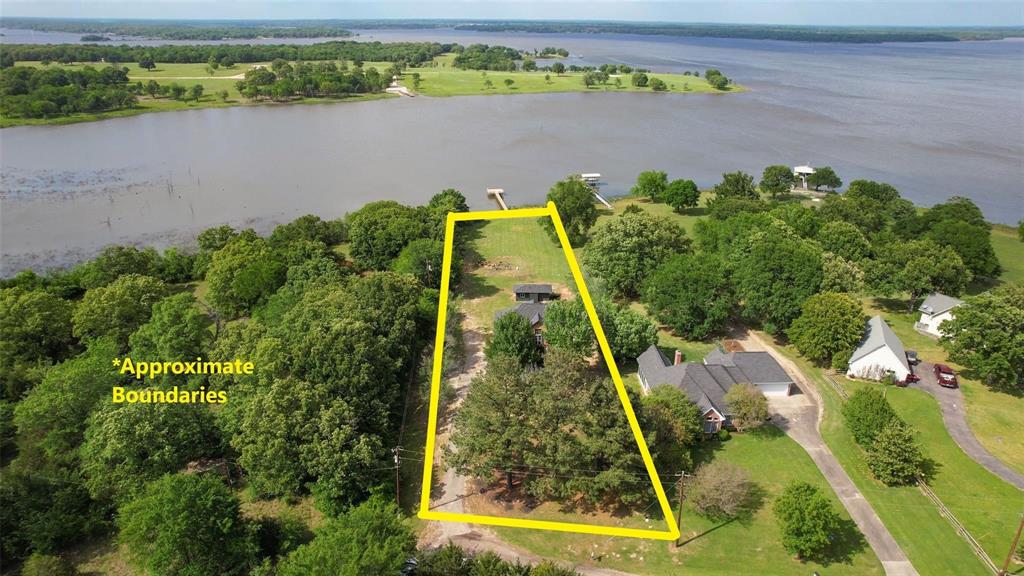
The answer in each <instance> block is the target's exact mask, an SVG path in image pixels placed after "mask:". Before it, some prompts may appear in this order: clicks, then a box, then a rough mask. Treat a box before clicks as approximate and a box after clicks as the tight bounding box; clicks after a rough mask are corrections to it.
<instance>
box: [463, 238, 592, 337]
mask: <svg viewBox="0 0 1024 576" xmlns="http://www.w3.org/2000/svg"><path fill="white" fill-rule="evenodd" d="M455 234H456V236H458V235H460V234H469V235H471V239H470V240H469V245H468V254H469V255H468V256H467V258H466V260H467V261H466V266H467V271H468V272H469V273H468V274H465V275H464V276H463V287H462V293H463V295H464V296H465V298H466V312H467V314H468V316H469V317H470V318H469V319H470V320H471V321H472V322H474V323H475V325H477V326H481V327H483V328H485V329H487V330H489V329H490V327H491V324H492V322H493V318H494V313H495V312H497V311H498V310H501V309H502V308H508V307H509V306H512V305H514V304H515V298H514V296H513V295H512V286H514V285H516V284H521V283H529V282H536V283H550V284H554V285H555V286H556V288H561V289H568V290H569V291H572V292H575V290H576V285H575V282H573V280H572V273H571V272H570V270H569V263H568V262H566V260H565V254H564V253H563V252H562V249H561V247H560V246H559V245H558V244H556V243H555V242H553V241H552V240H551V238H550V237H549V236H548V235H547V232H545V231H544V229H543V228H542V227H541V225H540V222H539V220H538V219H536V218H516V219H510V220H491V221H487V222H483V223H480V224H470V223H462V222H460V223H459V224H458V227H457V228H456V230H455Z"/></svg>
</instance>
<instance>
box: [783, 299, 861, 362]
mask: <svg viewBox="0 0 1024 576" xmlns="http://www.w3.org/2000/svg"><path fill="white" fill-rule="evenodd" d="M801 310H802V312H801V314H800V317H799V318H797V319H796V320H794V321H793V324H791V325H790V327H789V329H788V330H786V335H787V336H789V339H790V341H792V342H793V345H794V346H796V348H797V350H799V351H800V353H801V354H803V355H804V356H806V357H808V358H810V359H811V360H814V361H815V362H822V363H823V362H831V360H832V356H834V355H835V354H837V353H839V352H843V351H852V350H854V349H855V348H856V347H857V344H858V343H859V342H860V339H861V336H862V335H863V334H864V321H865V320H867V318H866V316H865V315H864V311H863V309H862V308H861V303H860V301H859V300H857V299H856V298H853V297H852V296H850V295H848V294H838V293H835V292H822V293H820V294H815V295H814V296H811V297H810V298H808V299H807V300H806V301H805V302H804V304H803V306H802V307H801Z"/></svg>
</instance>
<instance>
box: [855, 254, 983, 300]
mask: <svg viewBox="0 0 1024 576" xmlns="http://www.w3.org/2000/svg"><path fill="white" fill-rule="evenodd" d="M876 250H877V252H878V255H877V257H876V259H875V260H873V261H872V262H871V263H870V265H869V266H868V267H867V270H866V272H867V275H868V278H869V280H868V283H869V284H870V285H871V287H872V288H873V289H874V290H875V291H876V292H878V293H880V294H883V295H884V294H892V293H900V292H903V293H907V294H909V296H910V298H909V299H908V304H907V311H908V312H912V311H913V310H914V307H915V306H916V305H917V302H918V299H919V298H920V297H921V296H923V295H925V294H928V293H931V292H942V293H943V294H949V295H951V296H959V295H960V294H961V293H962V292H963V291H964V289H965V288H966V287H967V284H968V283H969V282H970V281H971V280H972V278H973V277H972V275H971V271H970V269H968V268H967V266H965V265H964V262H963V260H962V259H961V258H960V256H959V255H958V254H957V253H956V251H955V250H953V249H952V248H950V247H948V246H939V245H938V244H936V243H935V242H934V241H933V240H931V239H930V238H925V239H924V240H911V241H908V242H901V243H891V244H887V245H885V246H882V247H880V248H878V249H876Z"/></svg>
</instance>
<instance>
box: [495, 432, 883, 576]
mask: <svg viewBox="0 0 1024 576" xmlns="http://www.w3.org/2000/svg"><path fill="white" fill-rule="evenodd" d="M698 457H699V458H701V459H703V460H707V459H711V458H714V459H720V460H724V461H728V462H732V463H734V464H736V465H738V466H742V467H743V468H745V469H746V470H747V471H749V472H750V474H751V477H752V478H753V479H754V480H755V481H756V482H757V484H758V486H759V487H760V489H761V490H762V491H763V499H762V502H761V505H760V507H759V508H758V509H757V511H756V512H755V513H754V514H753V515H752V516H751V517H750V518H748V519H743V520H737V521H733V522H724V523H723V522H713V521H710V520H707V519H705V518H702V517H700V516H698V515H696V514H695V513H694V512H693V510H692V509H691V508H690V506H689V505H688V504H687V505H686V506H685V507H684V509H683V530H682V532H683V540H684V542H686V543H685V544H684V545H683V546H682V547H681V548H678V549H676V548H674V547H673V545H672V543H671V542H657V541H647V540H636V539H625V538H615V537H612V538H609V537H602V536H589V535H582V534H572V535H567V534H561V533H552V532H542V531H535V530H521V529H518V530H517V529H512V528H498V529H496V532H498V534H499V535H500V536H501V537H502V539H503V540H505V541H507V542H509V543H512V544H515V545H517V546H520V547H522V548H525V549H527V550H529V551H530V552H532V553H534V554H537V555H540V556H543V557H546V558H553V559H558V560H562V561H564V562H571V563H574V564H584V565H593V566H600V567H604V568H613V569H619V570H624V571H628V572H631V573H638V574H652V575H662V574H702V575H704V574H707V575H714V574H722V575H726V574H729V575H732V574H737V573H744V574H764V575H779V576H783V575H787V576H788V575H793V574H810V573H811V572H813V571H815V570H818V571H820V572H822V573H824V574H830V575H837V576H838V575H846V574H850V575H854V574H856V575H871V574H881V573H882V569H881V566H880V564H879V563H878V561H877V560H876V559H875V557H874V555H873V554H872V553H871V550H870V548H867V547H866V545H864V546H860V545H858V544H856V540H854V544H853V545H852V546H848V547H846V549H845V550H844V551H843V553H841V554H839V555H838V556H839V558H835V559H833V561H832V563H830V564H828V566H827V567H826V566H824V565H823V564H819V563H816V562H805V563H803V562H800V561H798V560H796V559H795V558H794V557H793V556H792V555H791V554H789V553H788V552H786V551H785V550H784V549H783V548H782V545H781V544H780V542H779V532H778V526H777V524H776V522H775V519H774V517H773V516H772V512H771V502H772V499H773V498H774V497H775V496H776V495H778V494H779V493H780V492H781V491H782V489H783V488H784V487H785V485H786V484H788V483H789V482H793V481H804V482H810V483H811V484H814V485H816V486H818V487H820V488H822V489H823V491H824V492H825V493H826V494H828V496H829V497H830V498H831V499H832V500H833V502H834V503H835V506H836V509H837V510H839V511H840V513H841V514H842V516H843V518H844V520H846V521H847V522H849V523H850V524H852V520H850V519H849V517H848V516H847V515H846V511H845V509H844V508H843V507H842V505H840V504H839V502H838V500H837V499H836V498H835V495H834V494H833V493H832V491H831V489H829V487H828V484H827V483H826V481H825V479H824V477H822V475H821V474H820V473H819V472H818V470H817V468H816V467H815V466H814V463H813V462H812V461H811V459H810V457H809V456H807V453H806V452H804V451H803V449H802V448H800V446H799V445H797V444H796V442H794V441H793V440H791V439H789V438H788V437H786V436H785V435H784V434H783V433H782V432H780V431H778V430H777V429H775V428H774V427H771V426H767V427H765V428H764V429H762V430H761V431H758V432H752V433H747V434H735V435H733V437H732V439H730V440H729V441H727V442H719V441H712V442H708V443H706V444H704V445H703V446H702V447H701V449H700V454H699V455H698ZM661 472H662V473H663V474H664V471H661ZM665 484H666V490H667V491H668V492H670V493H671V494H670V500H672V503H673V507H676V505H677V504H676V501H675V500H676V496H675V490H673V489H672V486H671V482H670V481H668V482H665ZM534 514H541V515H543V516H545V517H547V518H550V519H552V520H554V519H563V520H566V519H569V518H567V517H566V516H565V515H563V514H561V513H560V512H558V511H557V510H555V509H551V508H544V507H542V508H541V509H538V510H536V511H535V512H534ZM660 522H661V519H660V518H652V521H651V523H650V525H652V526H657V525H660V524H658V523H660ZM623 524H624V525H630V526H634V527H637V528H641V527H646V526H648V524H647V522H646V521H645V520H644V518H642V517H639V516H631V517H629V518H626V519H624V520H623ZM737 567H742V571H740V572H738V571H737Z"/></svg>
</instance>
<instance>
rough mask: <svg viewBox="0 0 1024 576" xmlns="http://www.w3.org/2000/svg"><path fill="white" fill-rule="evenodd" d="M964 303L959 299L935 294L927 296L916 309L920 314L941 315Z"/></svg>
mask: <svg viewBox="0 0 1024 576" xmlns="http://www.w3.org/2000/svg"><path fill="white" fill-rule="evenodd" d="M963 303H964V301H963V300H961V299H959V298H953V297H952V296H946V295H945V294H939V293H938V292H935V293H933V294H929V295H928V297H927V298H925V299H924V302H922V303H921V307H920V308H918V310H920V311H921V312H924V313H925V314H929V315H932V316H934V315H936V314H942V313H943V312H946V311H948V310H952V309H953V308H956V307H957V306H959V305H961V304H963Z"/></svg>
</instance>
